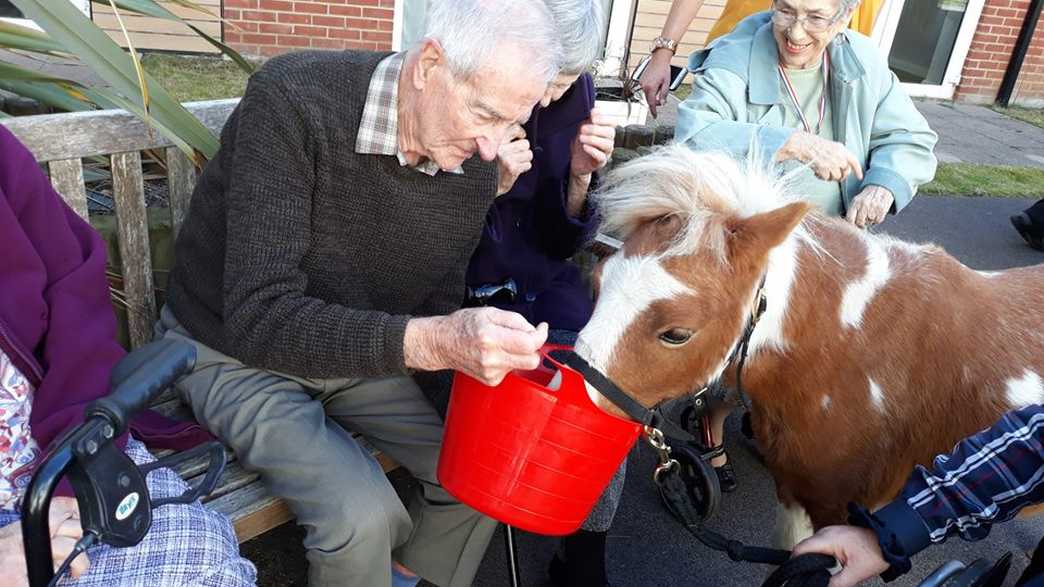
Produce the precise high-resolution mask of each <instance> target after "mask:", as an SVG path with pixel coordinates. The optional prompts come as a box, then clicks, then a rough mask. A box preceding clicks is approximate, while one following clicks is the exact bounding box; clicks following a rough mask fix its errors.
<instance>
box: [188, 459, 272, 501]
mask: <svg viewBox="0 0 1044 587" xmlns="http://www.w3.org/2000/svg"><path fill="white" fill-rule="evenodd" d="M258 478H259V475H258V474H257V473H255V472H254V471H248V470H246V469H244V468H243V466H242V465H240V464H239V462H238V461H236V462H232V463H228V464H227V465H225V472H224V473H223V474H222V475H221V480H220V481H219V482H218V486H217V487H216V488H214V491H213V492H212V493H211V494H210V495H208V496H207V497H206V498H205V499H204V500H203V502H204V503H209V502H211V501H214V500H216V499H221V497H222V496H224V495H229V494H231V493H235V492H236V490H238V489H241V488H243V487H246V486H247V485H250V484H251V483H253V482H254V481H256V480H257V479H258ZM186 480H187V481H188V484H189V485H195V484H197V483H199V482H200V481H202V480H203V478H202V471H200V472H199V473H197V474H196V476H195V477H190V478H186Z"/></svg>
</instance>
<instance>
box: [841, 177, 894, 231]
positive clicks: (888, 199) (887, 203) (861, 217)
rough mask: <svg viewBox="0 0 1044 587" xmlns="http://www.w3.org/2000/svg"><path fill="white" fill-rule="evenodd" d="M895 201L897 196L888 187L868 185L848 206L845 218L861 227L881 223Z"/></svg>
mask: <svg viewBox="0 0 1044 587" xmlns="http://www.w3.org/2000/svg"><path fill="white" fill-rule="evenodd" d="M894 203H895V196H893V195H892V192H891V191H889V190H888V188H884V187H881V186H879V185H868V186H866V187H865V188H863V191H861V192H859V195H858V196H856V197H855V198H854V199H853V200H852V205H851V206H849V207H848V214H845V220H847V221H849V222H851V223H852V224H855V225H856V226H858V227H859V228H864V227H866V226H872V225H874V224H880V223H881V222H883V221H884V219H885V216H886V215H887V214H888V211H889V210H891V209H892V204H894Z"/></svg>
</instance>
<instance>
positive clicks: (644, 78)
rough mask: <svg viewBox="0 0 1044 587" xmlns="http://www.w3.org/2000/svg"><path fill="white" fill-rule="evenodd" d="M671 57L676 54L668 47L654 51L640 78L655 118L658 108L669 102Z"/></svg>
mask: <svg viewBox="0 0 1044 587" xmlns="http://www.w3.org/2000/svg"><path fill="white" fill-rule="evenodd" d="M671 57H674V55H673V54H672V53H671V52H670V51H667V50H666V49H662V50H660V51H653V54H652V58H651V59H649V65H646V66H645V71H643V72H642V75H641V76H640V77H639V78H638V83H639V84H641V86H642V91H643V92H645V103H646V104H648V105H649V113H650V114H652V115H653V118H656V108H657V107H658V106H663V105H664V104H666V103H667V93H668V92H669V91H670V87H671Z"/></svg>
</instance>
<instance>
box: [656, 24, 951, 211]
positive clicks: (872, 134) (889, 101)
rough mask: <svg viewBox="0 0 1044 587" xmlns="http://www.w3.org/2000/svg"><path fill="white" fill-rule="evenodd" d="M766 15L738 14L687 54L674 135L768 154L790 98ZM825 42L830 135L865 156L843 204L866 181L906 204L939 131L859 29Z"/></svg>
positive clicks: (763, 157) (787, 131)
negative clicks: (689, 76) (685, 88)
mask: <svg viewBox="0 0 1044 587" xmlns="http://www.w3.org/2000/svg"><path fill="white" fill-rule="evenodd" d="M771 20H772V15H771V13H769V12H761V13H758V14H755V15H753V16H750V17H748V18H747V19H746V20H743V21H740V23H739V24H738V25H736V28H735V29H733V31H732V32H731V33H730V34H728V35H725V36H724V37H719V38H718V39H715V41H714V42H713V43H711V45H710V47H707V48H704V49H702V50H700V51H696V52H695V53H693V54H692V55H690V56H689V71H691V72H693V82H692V93H691V94H689V97H688V98H687V99H686V100H685V101H684V102H682V103H681V105H679V106H678V126H677V127H676V128H675V131H674V138H675V140H676V141H679V142H684V143H686V144H688V145H689V146H691V147H692V148H694V149H700V150H705V149H711V150H723V151H726V152H728V153H731V154H733V155H734V156H736V157H746V156H748V155H754V156H756V157H757V161H760V162H763V163H764V164H769V163H770V162H772V161H774V160H775V156H776V154H777V152H778V150H779V148H780V147H782V146H783V144H784V143H786V142H787V140H788V139H789V138H790V135H791V134H793V133H794V130H795V129H794V128H793V127H788V126H786V125H785V124H783V111H784V110H785V107H786V105H787V102H789V101H790V98H788V97H786V96H785V95H784V93H783V88H782V85H781V84H780V80H779V71H778V69H777V66H778V64H779V51H778V49H777V48H776V39H775V37H773V35H772V22H771ZM828 50H829V51H830V80H829V83H830V92H829V93H830V106H831V114H830V119H831V122H833V127H834V140H836V141H837V142H839V143H841V144H843V145H844V146H845V147H846V148H847V149H848V150H849V151H851V152H852V153H853V154H854V155H855V156H856V158H857V159H859V162H860V163H862V165H863V171H864V173H865V176H864V177H863V179H862V180H860V179H859V178H858V177H856V175H855V174H854V173H853V174H849V176H848V177H847V178H846V179H845V180H844V181H843V182H841V196H842V198H844V201H845V205H846V206H848V205H850V204H851V202H852V199H853V198H855V197H856V195H857V194H858V193H859V192H860V191H861V190H862V189H863V188H865V187H866V186H869V185H879V186H882V187H884V188H886V189H887V190H888V191H890V192H892V195H893V196H895V205H894V206H893V208H892V212H897V211H899V210H902V209H903V208H904V207H905V206H906V205H907V204H909V203H910V200H911V199H912V198H913V196H914V194H915V193H916V192H917V187H918V186H920V185H921V184H924V183H927V182H929V181H931V179H932V176H933V175H934V174H935V163H936V161H935V156H934V155H933V154H932V148H933V147H934V146H935V142H936V140H937V138H938V137H937V136H936V135H935V133H934V132H932V130H931V129H930V128H928V122H927V121H926V120H925V119H924V116H922V115H921V113H920V112H918V111H917V108H915V107H914V104H913V102H912V101H910V98H909V96H907V95H906V93H905V92H904V91H903V89H902V87H900V85H899V79H898V78H896V77H895V74H893V73H892V72H891V70H889V69H888V61H887V58H886V56H885V55H884V54H882V53H881V51H880V49H878V48H877V44H876V43H874V41H872V40H871V39H869V38H867V37H866V36H864V35H861V34H859V33H857V32H855V31H851V30H845V31H841V32H840V33H838V35H837V38H835V39H834V41H833V42H832V43H830V46H829V48H828Z"/></svg>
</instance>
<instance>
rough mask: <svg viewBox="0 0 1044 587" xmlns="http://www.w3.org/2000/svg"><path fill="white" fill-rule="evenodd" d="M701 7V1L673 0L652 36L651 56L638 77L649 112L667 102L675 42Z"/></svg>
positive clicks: (676, 49) (683, 33)
mask: <svg viewBox="0 0 1044 587" xmlns="http://www.w3.org/2000/svg"><path fill="white" fill-rule="evenodd" d="M700 8H703V0H674V2H673V3H672V4H671V10H670V12H669V13H668V14H667V22H665V23H664V25H663V30H661V31H660V36H658V37H656V38H655V39H653V46H652V59H651V60H650V61H649V65H648V66H647V67H646V68H645V71H644V72H642V75H641V77H640V78H639V79H638V81H639V83H641V85H642V91H644V92H645V101H646V103H647V104H648V105H649V112H651V113H652V115H653V116H654V117H655V116H656V108H657V107H658V106H662V105H663V104H665V103H666V102H667V92H668V88H669V86H670V84H671V59H672V58H673V57H674V54H675V53H676V52H677V51H678V43H679V42H680V41H681V39H682V37H683V36H685V32H686V31H688V30H689V25H690V24H691V23H692V19H694V18H696V14H697V13H698V12H699V11H700Z"/></svg>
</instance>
